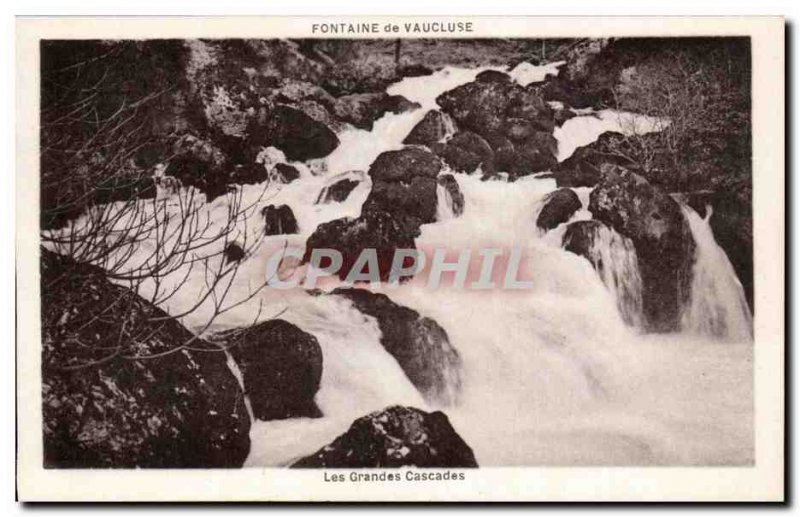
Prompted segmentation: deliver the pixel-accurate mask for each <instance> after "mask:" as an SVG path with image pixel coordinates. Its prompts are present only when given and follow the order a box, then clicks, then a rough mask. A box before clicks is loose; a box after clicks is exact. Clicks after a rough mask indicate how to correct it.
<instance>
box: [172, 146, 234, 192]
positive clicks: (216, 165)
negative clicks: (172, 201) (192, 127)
mask: <svg viewBox="0 0 800 517" xmlns="http://www.w3.org/2000/svg"><path fill="white" fill-rule="evenodd" d="M173 153H174V154H175V157H174V158H172V159H171V160H170V161H169V162H168V163H167V169H166V170H165V171H164V174H165V175H167V176H173V177H175V178H177V179H178V180H179V181H180V182H181V184H182V185H186V186H192V187H195V188H197V189H198V190H200V191H201V192H203V193H204V194H205V195H206V199H207V200H208V201H211V200H212V199H214V198H216V197H218V196H221V195H223V194H225V193H226V192H227V191H228V181H229V171H228V170H227V168H228V164H227V158H226V157H225V154H224V153H223V152H222V151H221V150H220V149H219V148H218V147H216V146H214V145H212V144H211V143H209V142H208V141H206V140H203V139H200V138H197V137H195V136H194V135H184V136H183V137H181V138H180V139H179V140H178V141H177V142H176V143H175V145H174V146H173Z"/></svg>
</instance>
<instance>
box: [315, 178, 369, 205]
mask: <svg viewBox="0 0 800 517" xmlns="http://www.w3.org/2000/svg"><path fill="white" fill-rule="evenodd" d="M358 184H359V182H358V181H356V180H351V179H347V178H345V179H341V180H339V181H337V182H336V183H334V184H333V185H329V186H327V187H325V188H323V189H322V191H321V192H320V193H319V196H317V201H316V204H320V203H341V202H342V201H344V200H346V199H347V197H348V196H349V195H350V193H351V192H352V191H353V190H354V189H355V188H356V187H357V186H358Z"/></svg>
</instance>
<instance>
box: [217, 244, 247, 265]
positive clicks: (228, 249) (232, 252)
mask: <svg viewBox="0 0 800 517" xmlns="http://www.w3.org/2000/svg"><path fill="white" fill-rule="evenodd" d="M222 254H223V256H224V257H225V262H226V263H231V262H239V261H240V260H242V259H243V258H244V256H245V253H244V249H242V246H241V245H240V244H239V243H237V242H231V243H229V244H228V245H227V246H225V249H224V250H223V252H222Z"/></svg>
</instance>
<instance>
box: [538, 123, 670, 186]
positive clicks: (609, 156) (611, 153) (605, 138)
mask: <svg viewBox="0 0 800 517" xmlns="http://www.w3.org/2000/svg"><path fill="white" fill-rule="evenodd" d="M655 138H658V137H657V136H656V135H655V134H644V135H639V136H637V137H636V138H635V139H631V138H630V137H626V136H625V135H622V134H620V133H615V132H606V133H603V134H602V135H600V137H599V138H598V139H597V140H595V141H594V142H592V143H590V144H588V145H584V146H581V147H579V148H577V149H575V151H574V152H573V153H572V155H571V156H570V157H569V158H567V159H566V160H564V161H563V162H561V163H559V164H558V165H556V167H555V168H554V169H553V175H554V177H555V179H556V183H557V184H558V186H559V187H594V186H595V185H597V183H598V182H599V181H600V179H601V173H600V169H601V167H603V166H604V165H605V166H609V165H620V166H623V167H625V168H627V169H630V170H635V171H636V172H637V173H638V174H642V175H644V174H647V179H648V181H650V182H651V183H654V184H658V179H659V176H661V177H662V178H663V177H665V176H666V175H665V174H658V173H656V172H655V171H653V172H648V171H642V170H640V167H639V166H638V164H637V163H635V162H634V161H632V160H631V159H630V158H627V157H628V156H636V155H637V151H639V150H640V149H641V146H647V147H648V148H650V149H653V150H654V149H656V148H657V145H656V144H655V142H653V139H655ZM633 141H635V142H637V143H638V145H637V144H634V143H633ZM635 147H636V148H635Z"/></svg>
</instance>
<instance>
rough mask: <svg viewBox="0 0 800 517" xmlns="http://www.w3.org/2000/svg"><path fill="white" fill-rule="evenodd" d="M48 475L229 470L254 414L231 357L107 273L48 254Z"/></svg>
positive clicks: (245, 449)
mask: <svg viewBox="0 0 800 517" xmlns="http://www.w3.org/2000/svg"><path fill="white" fill-rule="evenodd" d="M41 272H42V277H41V281H42V293H43V295H42V320H41V321H42V417H43V426H42V432H43V436H44V466H45V467H46V468H230V467H241V466H242V464H243V463H244V460H245V459H246V457H247V455H248V453H249V450H250V438H249V431H250V417H249V416H248V414H247V410H246V407H245V404H244V398H243V394H242V390H241V388H240V386H239V383H238V382H237V380H236V378H235V377H234V376H233V374H232V373H231V371H230V369H229V368H228V366H227V364H226V357H225V353H224V352H223V351H222V350H221V349H220V348H219V347H217V346H215V345H213V344H211V343H209V342H207V341H204V340H202V339H199V338H198V337H197V336H195V335H194V334H192V333H191V332H189V331H188V330H187V329H186V328H185V327H183V326H182V325H181V324H180V323H178V322H177V321H176V320H174V319H171V318H170V317H169V316H168V315H167V314H166V313H165V312H164V311H162V310H160V309H159V308H157V307H155V306H154V305H152V304H150V303H149V302H147V301H145V300H144V299H143V298H140V297H139V296H138V295H136V294H135V293H134V292H132V291H130V290H128V289H126V288H124V287H121V286H117V285H115V284H112V283H110V282H109V281H108V280H106V278H105V274H104V273H103V271H102V270H100V269H99V268H96V267H94V266H87V265H81V264H78V263H76V262H74V261H72V260H71V259H68V258H65V257H62V256H59V255H56V254H54V253H51V252H49V251H46V250H42V259H41Z"/></svg>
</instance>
